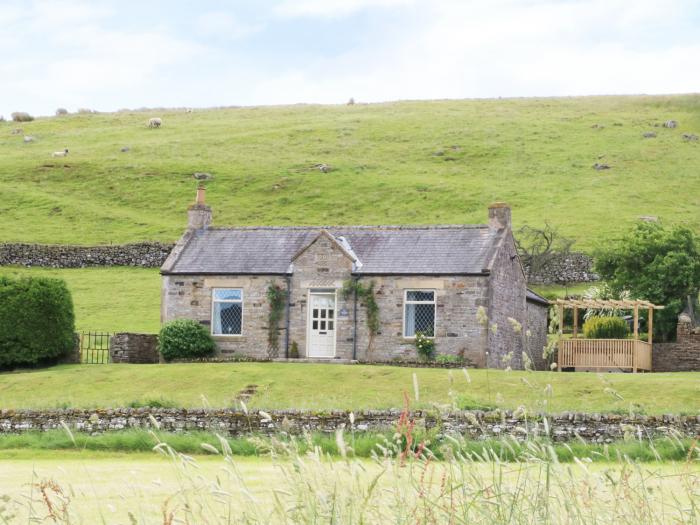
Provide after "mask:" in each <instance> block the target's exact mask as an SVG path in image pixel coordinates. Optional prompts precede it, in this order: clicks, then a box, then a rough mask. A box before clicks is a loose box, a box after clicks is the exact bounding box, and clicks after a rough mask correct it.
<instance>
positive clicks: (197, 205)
mask: <svg viewBox="0 0 700 525" xmlns="http://www.w3.org/2000/svg"><path fill="white" fill-rule="evenodd" d="M206 191H207V190H206V188H205V187H204V186H197V198H196V200H195V201H194V204H192V205H190V207H189V208H187V229H189V230H201V229H203V228H206V227H207V226H209V225H210V224H211V207H210V206H207V205H206V204H205V203H204V195H205V193H206Z"/></svg>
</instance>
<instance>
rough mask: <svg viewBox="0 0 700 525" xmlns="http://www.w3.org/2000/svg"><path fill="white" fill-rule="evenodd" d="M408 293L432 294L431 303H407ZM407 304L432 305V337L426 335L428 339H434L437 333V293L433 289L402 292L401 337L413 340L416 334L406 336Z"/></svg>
mask: <svg viewBox="0 0 700 525" xmlns="http://www.w3.org/2000/svg"><path fill="white" fill-rule="evenodd" d="M409 292H432V293H433V300H432V301H409V300H408V293H409ZM409 304H432V305H433V335H426V336H425V337H427V338H428V339H435V334H436V333H437V291H436V290H435V289H434V288H407V289H404V291H403V315H402V316H401V324H402V327H401V335H403V338H404V339H415V338H416V334H413V335H406V306H407V305H409Z"/></svg>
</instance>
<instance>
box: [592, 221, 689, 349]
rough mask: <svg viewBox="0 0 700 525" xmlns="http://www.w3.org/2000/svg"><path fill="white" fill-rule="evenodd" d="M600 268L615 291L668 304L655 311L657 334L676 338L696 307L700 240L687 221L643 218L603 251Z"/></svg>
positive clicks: (597, 263) (597, 255)
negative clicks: (683, 316) (670, 223)
mask: <svg viewBox="0 0 700 525" xmlns="http://www.w3.org/2000/svg"><path fill="white" fill-rule="evenodd" d="M595 267H596V270H597V272H598V273H599V274H600V276H601V277H602V278H603V279H605V280H606V281H607V282H608V284H609V285H610V287H611V289H612V291H613V292H615V293H621V292H623V291H625V290H628V291H629V293H630V296H631V297H634V298H639V299H645V300H647V301H651V302H652V303H656V304H662V305H665V306H666V308H665V309H664V310H659V311H658V312H656V313H655V316H654V334H655V336H656V337H657V338H660V339H662V340H669V339H673V337H674V336H675V333H676V323H677V319H678V315H679V314H680V313H681V311H682V310H683V308H684V307H685V306H686V305H687V306H688V308H689V309H690V310H691V312H692V310H693V309H694V304H695V303H696V301H697V297H698V290H700V242H699V240H698V237H697V236H696V235H695V234H694V233H693V231H692V230H690V229H688V228H686V227H683V226H674V227H672V228H666V227H664V226H663V225H662V224H661V223H657V222H640V223H638V224H637V225H635V226H634V228H632V230H631V231H630V232H629V233H628V234H627V235H625V236H624V237H622V238H620V239H618V240H616V241H613V242H611V243H609V244H608V245H607V246H606V247H604V248H602V249H600V250H598V253H597V254H596V262H595Z"/></svg>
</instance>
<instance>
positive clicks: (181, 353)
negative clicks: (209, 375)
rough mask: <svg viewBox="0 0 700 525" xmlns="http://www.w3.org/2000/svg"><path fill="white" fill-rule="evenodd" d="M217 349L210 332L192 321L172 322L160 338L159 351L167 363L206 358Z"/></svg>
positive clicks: (164, 326) (161, 333)
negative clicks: (177, 360)
mask: <svg viewBox="0 0 700 525" xmlns="http://www.w3.org/2000/svg"><path fill="white" fill-rule="evenodd" d="M215 349H216V345H215V344H214V340H213V339H212V337H211V335H209V331H208V330H207V329H206V328H204V327H203V326H202V325H201V324H199V323H198V322H197V321H193V320H192V319H177V320H175V321H170V322H169V323H166V324H165V325H163V328H161V330H160V335H159V336H158V350H159V351H160V353H161V355H162V356H163V358H164V359H165V360H166V361H170V360H172V359H192V358H197V357H206V356H210V355H212V354H213V353H214V350H215Z"/></svg>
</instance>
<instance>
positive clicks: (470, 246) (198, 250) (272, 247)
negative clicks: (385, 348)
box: [161, 225, 502, 275]
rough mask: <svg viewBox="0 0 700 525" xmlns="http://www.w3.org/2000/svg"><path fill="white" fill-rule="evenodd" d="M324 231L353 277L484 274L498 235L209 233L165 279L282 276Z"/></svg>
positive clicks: (199, 235) (468, 230)
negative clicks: (344, 254) (346, 258)
mask: <svg viewBox="0 0 700 525" xmlns="http://www.w3.org/2000/svg"><path fill="white" fill-rule="evenodd" d="M324 229H325V230H327V231H328V232H329V233H330V234H331V235H332V236H334V237H335V238H336V239H337V240H338V241H339V243H341V245H347V246H349V247H350V250H349V252H350V253H351V254H354V255H355V256H356V257H357V258H358V259H359V263H360V264H357V265H356V270H355V273H357V274H369V275H371V274H374V275H378V274H385V275H386V274H389V275H391V274H414V275H419V274H421V275H423V274H425V275H427V274H482V273H486V272H485V270H484V269H485V268H488V266H489V262H490V260H491V257H492V255H493V253H494V249H495V247H496V246H497V245H498V243H499V242H500V238H501V236H502V233H501V232H496V231H494V230H493V229H490V228H489V227H488V226H486V225H476V226H472V225H454V226H410V227H409V226H328V227H258V228H207V229H202V230H196V231H193V232H191V237H190V238H189V240H187V242H186V243H185V244H184V246H183V247H182V250H181V251H180V252H179V254H177V255H176V256H174V257H173V258H172V260H169V261H168V262H166V264H165V265H164V266H163V268H162V269H161V271H162V273H164V274H286V273H288V272H289V271H290V265H291V263H292V258H293V257H294V255H295V254H297V253H298V252H299V251H300V250H302V249H303V248H304V247H305V246H306V245H308V244H309V243H310V242H312V241H313V240H314V239H315V238H316V237H317V236H318V235H319V233H320V232H321V231H323V230H324Z"/></svg>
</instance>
